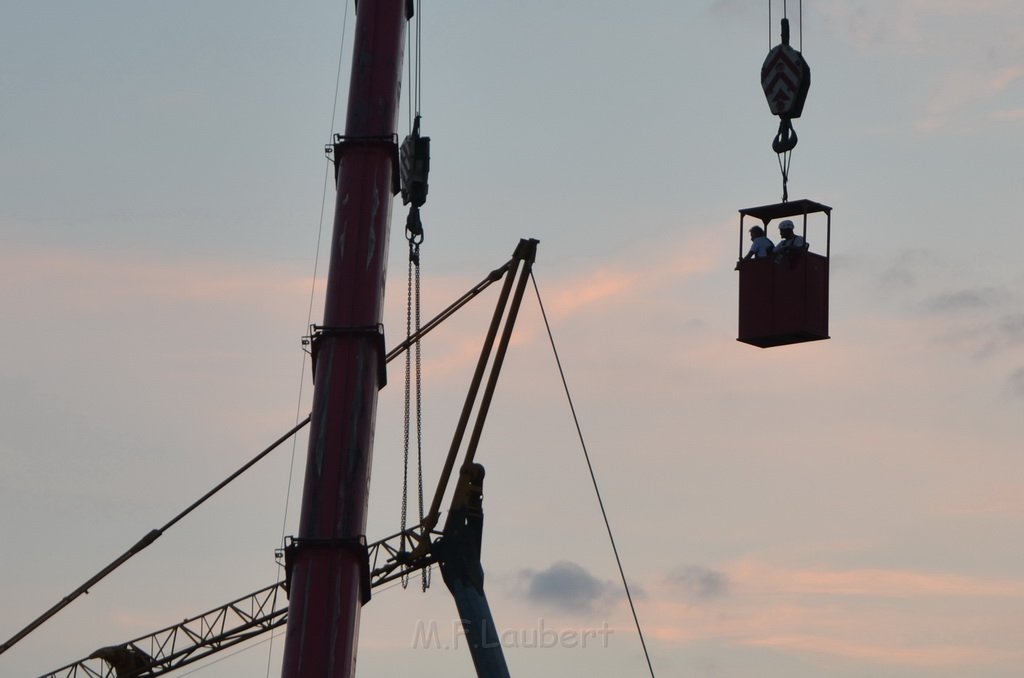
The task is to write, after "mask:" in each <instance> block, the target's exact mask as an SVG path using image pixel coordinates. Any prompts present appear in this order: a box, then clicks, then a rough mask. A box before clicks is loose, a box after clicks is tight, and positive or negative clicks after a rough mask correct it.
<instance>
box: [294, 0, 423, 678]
mask: <svg viewBox="0 0 1024 678" xmlns="http://www.w3.org/2000/svg"><path fill="white" fill-rule="evenodd" d="M406 8H407V2H406V0H374V1H373V2H361V3H358V4H357V5H356V28H355V41H354V47H353V59H352V75H351V79H350V84H349V97H348V113H347V117H346V122H345V134H344V135H343V136H341V137H339V138H338V143H336V144H335V145H334V162H335V169H336V172H337V189H338V192H337V200H336V203H335V214H334V228H333V236H332V240H331V255H330V268H329V271H328V276H327V289H326V300H325V303H324V324H323V326H322V327H321V328H319V329H318V332H317V334H316V335H315V336H314V338H313V354H314V361H315V367H314V375H315V376H314V390H313V413H312V418H311V423H310V430H309V448H308V454H307V457H306V474H305V483H304V487H303V493H302V511H301V517H300V519H299V534H298V536H297V537H296V538H295V539H294V540H293V541H292V546H293V552H292V561H293V562H292V565H293V566H292V568H291V587H290V591H289V610H288V630H287V634H286V639H285V649H284V664H283V668H282V673H281V675H282V676H283V678H351V676H353V675H354V673H355V664H356V645H357V640H358V638H357V636H358V632H359V619H360V612H361V607H362V605H363V603H365V602H366V600H367V599H368V596H369V581H368V577H367V576H366V555H367V554H366V537H365V534H366V518H367V501H368V494H369V485H370V466H371V459H372V456H373V431H374V423H375V420H376V414H377V391H378V389H379V388H380V387H381V386H382V385H383V381H384V379H383V375H384V364H385V355H384V345H383V331H382V330H381V319H382V307H383V301H384V279H385V272H386V269H387V254H388V237H389V228H390V220H391V202H392V200H391V196H392V195H393V193H394V192H395V188H397V186H396V184H397V181H396V180H397V176H398V167H397V162H396V159H395V158H396V155H397V142H396V131H397V129H396V127H397V118H398V102H399V91H400V89H401V88H400V82H401V73H402V62H403V58H404V50H403V48H404V42H405V29H406V21H407V18H408V17H407V14H406Z"/></svg>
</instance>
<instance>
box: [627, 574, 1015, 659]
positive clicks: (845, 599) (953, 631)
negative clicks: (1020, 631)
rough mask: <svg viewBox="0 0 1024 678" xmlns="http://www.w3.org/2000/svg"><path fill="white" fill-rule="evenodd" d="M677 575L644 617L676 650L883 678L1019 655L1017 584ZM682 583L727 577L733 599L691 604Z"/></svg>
mask: <svg viewBox="0 0 1024 678" xmlns="http://www.w3.org/2000/svg"><path fill="white" fill-rule="evenodd" d="M709 574H710V575H720V576H721V580H719V579H718V578H717V577H714V576H710V577H709ZM673 575H676V576H674V577H669V578H666V579H665V580H664V581H663V582H662V588H661V590H656V591H654V592H653V593H652V596H651V598H650V600H649V602H647V603H646V604H645V605H644V607H643V608H642V610H641V611H642V614H643V616H644V619H645V626H647V627H648V628H649V629H650V635H651V637H652V638H656V639H658V640H659V641H661V642H665V643H669V644H672V645H674V646H678V645H681V644H697V643H702V642H708V641H713V642H715V643H716V644H720V645H724V646H726V647H729V646H731V647H736V648H742V647H748V648H749V647H758V648H766V649H771V650H774V651H776V652H779V653H781V654H783V655H789V656H797V657H800V656H802V657H807V656H808V655H818V656H832V657H842V658H846V659H853V660H856V661H858V662H860V664H861V665H862V670H861V674H863V675H884V674H885V673H886V671H884V670H881V669H879V667H884V666H911V667H958V668H964V667H967V666H973V667H976V666H977V665H979V664H982V663H985V662H1001V663H1004V664H1007V665H1012V663H1013V662H1014V661H1015V658H1018V659H1019V657H1020V655H1021V652H1020V650H1019V648H1018V647H1017V639H1016V636H1015V634H1014V633H1013V632H1012V631H1008V630H1007V629H1008V628H1012V626H1013V624H1015V623H1016V618H1017V616H1018V610H1019V608H1020V601H1021V600H1022V599H1024V580H1021V579H1019V578H1018V579H1012V578H995V577H993V578H982V577H972V576H968V575H964V574H959V573H951V572H931V571H923V570H914V569H886V568H841V567H832V566H828V565H822V566H815V565H808V566H798V567H788V566H786V565H784V564H779V563H775V562H771V561H768V560H763V559H757V558H751V559H744V560H741V561H736V562H733V563H730V564H728V565H726V566H724V567H723V568H722V569H721V571H711V570H706V569H704V568H699V567H698V568H687V567H684V568H680V569H679V570H677V571H676V572H674V573H673ZM680 581H682V582H683V584H684V585H691V586H695V587H696V589H695V590H698V591H699V590H700V584H701V583H706V582H714V581H724V582H725V583H726V585H727V589H728V595H720V597H719V598H718V599H717V602H716V604H715V605H713V606H708V605H694V604H693V603H692V601H690V600H683V599H680V597H679V595H678V591H679V582H680ZM982 601H984V602H982ZM936 609H941V610H943V611H944V613H943V614H939V615H936V614H934V613H933V611H934V610H936ZM872 667H874V668H872Z"/></svg>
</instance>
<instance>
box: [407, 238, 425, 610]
mask: <svg viewBox="0 0 1024 678" xmlns="http://www.w3.org/2000/svg"><path fill="white" fill-rule="evenodd" d="M420 240H421V241H422V236H421V237H420ZM410 247H413V245H412V244H411V243H410ZM419 247H420V246H419V243H416V244H415V248H416V272H415V275H416V281H415V284H416V294H415V298H414V304H415V307H416V309H415V312H416V315H415V323H416V334H417V335H419V333H420V252H419ZM415 349H416V474H417V485H418V487H417V490H418V499H419V510H420V523H421V524H422V523H423V519H424V518H425V515H424V513H423V361H422V358H423V354H422V347H421V344H420V340H419V339H417V340H416V344H415ZM422 572H423V574H422V580H421V587H422V589H423V591H424V592H425V591H426V590H427V589H428V588H429V587H430V568H429V567H426V568H423V570H422Z"/></svg>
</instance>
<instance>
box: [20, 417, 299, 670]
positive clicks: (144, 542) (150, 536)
mask: <svg viewBox="0 0 1024 678" xmlns="http://www.w3.org/2000/svg"><path fill="white" fill-rule="evenodd" d="M308 423H309V417H306V418H305V419H303V420H302V421H301V422H299V423H298V424H296V425H295V426H293V427H292V428H291V430H289V431H288V432H287V433H285V434H284V435H282V436H281V437H280V438H278V439H277V440H275V441H274V442H273V443H271V444H270V445H269V446H268V447H266V448H265V449H264V450H263V451H262V452H260V453H259V454H257V455H256V456H255V457H253V458H252V459H250V460H249V461H248V462H246V463H245V464H244V465H243V466H242V467H241V468H239V469H238V470H237V471H235V472H234V473H232V474H231V475H230V476H228V477H227V478H226V479H224V480H222V481H221V482H220V483H218V484H217V485H216V487H214V488H213V489H212V490H210V491H209V492H207V493H206V494H204V495H203V496H202V497H200V498H199V499H197V500H196V501H194V502H192V504H190V505H189V506H188V508H186V509H185V510H184V511H182V512H180V513H179V514H178V515H176V516H174V517H173V518H171V519H170V520H169V521H168V522H167V523H166V524H164V526H163V527H160V528H157V529H153V530H150V531H149V532H148V533H147V534H146V536H144V537H143V538H142V539H140V540H139V541H138V542H136V543H135V545H134V546H132V547H131V548H130V549H128V550H127V551H125V552H124V553H123V554H121V556H120V557H118V558H117V559H116V560H114V561H113V562H112V563H110V564H109V565H107V566H106V567H105V568H103V569H102V570H100V571H99V572H98V573H96V574H95V575H93V576H92V577H90V578H89V579H88V580H87V581H86V582H85V583H84V584H82V585H81V586H79V587H78V588H77V589H75V590H74V591H72V592H71V593H69V594H68V595H66V596H64V597H63V598H61V600H60V602H58V603H57V604H56V605H54V606H53V607H51V608H50V609H49V610H47V611H46V612H44V613H43V614H42V615H40V616H39V617H38V618H36V619H35V620H34V621H32V623H30V624H29V625H28V626H26V627H25V628H23V629H22V630H21V631H19V632H18V633H16V634H15V635H14V636H13V637H12V638H11V639H10V640H8V641H6V642H5V643H4V644H3V645H0V654H3V653H4V652H6V651H7V650H9V649H10V648H11V647H12V646H13V645H14V644H15V643H17V642H18V641H19V640H21V639H22V638H24V637H25V636H27V635H28V634H30V633H32V631H34V630H36V629H37V628H38V627H39V626H40V625H42V624H43V622H45V621H46V620H48V619H50V618H51V617H53V616H54V615H55V614H57V613H58V612H60V611H61V610H63V609H64V608H65V607H67V606H68V605H70V604H71V603H72V602H73V601H74V600H75V599H76V598H78V597H79V596H80V595H82V594H83V593H88V592H89V589H90V588H92V587H93V586H95V585H96V584H97V583H99V582H100V580H102V579H103V578H104V577H106V576H107V575H108V574H110V573H111V572H113V571H114V570H116V569H117V568H119V567H121V565H123V564H124V563H125V562H127V561H128V560H129V559H130V558H131V557H132V556H134V555H136V554H137V553H139V552H140V551H142V550H143V549H145V548H146V547H147V546H149V545H150V544H152V543H153V542H154V541H156V540H157V539H158V538H160V536H162V535H163V534H164V533H165V532H167V530H169V529H170V528H171V527H173V526H174V525H175V524H176V523H177V522H178V521H179V520H181V519H182V518H184V517H185V516H187V515H188V514H189V513H192V511H194V510H195V509H197V508H199V506H200V505H201V504H203V503H204V502H205V501H206V500H207V499H209V498H210V497H212V496H213V495H215V494H217V492H219V491H221V490H222V489H224V487H225V486H226V485H227V484H228V483H230V482H231V481H233V480H234V479H235V478H237V477H238V476H240V475H242V474H243V473H245V472H246V471H248V470H249V468H251V467H252V466H253V465H254V464H255V463H256V462H258V461H259V460H261V459H263V457H265V456H267V455H268V454H270V453H271V452H273V451H274V450H275V449H277V447H278V446H280V445H281V443H283V442H284V441H286V440H288V439H289V438H291V437H292V436H293V435H295V434H296V433H298V432H299V431H300V430H301V429H302V428H303V427H304V426H305V425H306V424H308Z"/></svg>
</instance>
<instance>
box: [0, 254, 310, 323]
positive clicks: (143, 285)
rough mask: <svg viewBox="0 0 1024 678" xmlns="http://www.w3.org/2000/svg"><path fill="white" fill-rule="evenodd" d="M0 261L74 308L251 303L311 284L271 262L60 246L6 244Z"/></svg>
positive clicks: (7, 273)
mask: <svg viewBox="0 0 1024 678" xmlns="http://www.w3.org/2000/svg"><path fill="white" fill-rule="evenodd" d="M0 261H2V264H3V271H4V272H3V277H4V279H6V280H7V281H8V284H10V285H15V286H22V285H31V286H32V287H33V288H34V289H36V290H37V291H39V292H41V293H43V295H44V296H49V295H50V294H53V295H56V296H57V297H59V299H60V303H61V304H62V305H68V306H72V307H74V308H78V309H86V308H89V309H95V308H98V307H110V306H117V305H120V304H128V303H141V302H145V303H147V304H154V303H161V302H176V301H188V302H206V303H214V304H223V303H238V304H244V305H252V304H253V303H254V301H256V302H259V303H265V302H266V301H267V300H268V298H274V299H277V300H282V299H283V298H289V297H295V296H298V298H299V299H301V298H302V297H303V296H305V295H308V294H309V289H310V279H309V278H307V277H304V276H302V275H299V274H297V273H295V272H293V271H290V270H287V269H286V268H285V267H283V266H280V265H275V264H273V263H270V262H264V263H261V264H258V265H254V264H252V263H250V264H248V265H245V266H240V265H238V264H232V263H224V262H221V261H212V260H205V261H204V260H194V259H193V260H188V259H179V260H174V259H170V258H159V257H154V256H150V255H144V254H140V253H137V252H121V253H114V254H107V253H96V252H89V251H75V250H62V249H50V250H45V251H44V250H38V249H23V250H7V251H6V252H5V253H4V254H3V255H2V259H0Z"/></svg>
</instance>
